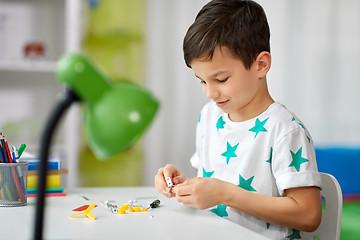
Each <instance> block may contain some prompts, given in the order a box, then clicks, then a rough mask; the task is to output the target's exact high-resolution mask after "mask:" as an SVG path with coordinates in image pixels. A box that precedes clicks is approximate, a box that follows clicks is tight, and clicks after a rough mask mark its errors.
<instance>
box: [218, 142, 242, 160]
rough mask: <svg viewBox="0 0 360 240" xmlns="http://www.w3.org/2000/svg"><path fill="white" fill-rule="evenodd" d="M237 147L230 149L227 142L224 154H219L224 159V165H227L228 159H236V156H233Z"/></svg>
mask: <svg viewBox="0 0 360 240" xmlns="http://www.w3.org/2000/svg"><path fill="white" fill-rule="evenodd" d="M238 146H239V143H238V144H236V145H235V146H233V147H232V146H231V145H230V143H229V142H227V145H226V152H224V153H222V154H221V156H224V157H226V164H229V161H230V158H232V157H237V155H236V154H235V151H236V149H237V147H238Z"/></svg>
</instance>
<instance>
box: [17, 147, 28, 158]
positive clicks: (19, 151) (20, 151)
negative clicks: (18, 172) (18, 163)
mask: <svg viewBox="0 0 360 240" xmlns="http://www.w3.org/2000/svg"><path fill="white" fill-rule="evenodd" d="M25 148H26V145H25V144H21V145H20V147H19V150H18V153H19V158H20V157H21V154H22V153H23V152H24V150H25Z"/></svg>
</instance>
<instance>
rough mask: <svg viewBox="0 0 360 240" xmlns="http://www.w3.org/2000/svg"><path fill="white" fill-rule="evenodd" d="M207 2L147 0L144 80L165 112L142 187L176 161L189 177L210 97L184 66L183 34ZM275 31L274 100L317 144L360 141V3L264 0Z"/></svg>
mask: <svg viewBox="0 0 360 240" xmlns="http://www.w3.org/2000/svg"><path fill="white" fill-rule="evenodd" d="M206 2H208V1H204V0H201V1H200V0H166V1H165V0H149V5H148V6H149V9H148V52H147V55H148V56H147V84H148V87H149V88H150V89H151V90H152V91H153V92H154V94H155V95H156V96H158V97H159V99H160V101H161V104H162V106H161V111H160V114H159V115H158V116H157V118H156V120H155V122H154V124H153V126H152V127H151V129H150V131H149V132H148V134H147V137H146V144H145V145H146V166H145V172H144V174H145V180H144V184H145V185H152V184H153V178H154V175H155V173H156V171H157V169H158V168H159V167H161V166H164V165H165V164H166V163H173V164H175V165H177V166H178V167H179V168H180V169H181V170H182V171H184V173H185V174H186V175H187V176H188V177H192V176H193V175H194V174H195V171H194V170H192V169H191V166H190V164H189V158H190V156H191V155H192V153H193V152H194V150H195V126H196V122H197V120H198V116H199V111H200V109H201V107H202V106H203V105H204V103H205V102H206V101H207V100H206V98H205V96H204V94H203V93H202V90H201V87H200V86H199V83H198V82H199V81H198V80H196V79H195V77H194V74H193V72H192V70H191V69H188V68H187V67H186V66H185V63H184V61H183V56H182V40H183V37H184V35H185V33H186V30H187V28H188V27H189V26H190V25H191V23H192V22H193V20H194V18H195V16H196V14H197V12H198V11H199V10H200V8H201V7H202V6H203V5H204V4H205V3H206ZM258 2H259V3H260V4H261V5H262V6H263V7H264V9H265V12H266V14H267V16H268V21H269V24H270V30H271V49H272V50H271V52H272V60H273V61H272V69H271V70H270V72H269V75H268V82H269V89H270V93H271V94H272V96H273V98H274V99H275V100H276V101H279V102H281V103H283V104H285V105H286V106H287V107H288V109H289V110H290V111H293V112H294V113H295V114H296V115H297V116H298V117H299V118H300V119H302V121H303V122H304V123H305V125H306V126H307V128H308V129H309V130H310V132H311V133H312V137H313V139H314V141H315V143H316V145H317V146H319V145H352V146H359V145H360V137H359V135H360V124H359V120H358V119H360V111H359V106H358V102H360V94H359V90H360V79H359V77H358V74H357V70H358V67H359V66H360V49H359V48H360V15H359V14H358V12H359V10H360V1H357V0H341V1H340V0H317V1H312V0H302V1H290V0H272V1H269V0H259V1H258Z"/></svg>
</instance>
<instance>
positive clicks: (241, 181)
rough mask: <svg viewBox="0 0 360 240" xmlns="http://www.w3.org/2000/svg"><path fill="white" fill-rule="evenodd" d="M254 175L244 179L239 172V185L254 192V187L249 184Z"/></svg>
mask: <svg viewBox="0 0 360 240" xmlns="http://www.w3.org/2000/svg"><path fill="white" fill-rule="evenodd" d="M254 177H255V176H252V177H251V178H249V179H247V180H245V178H243V177H242V176H241V175H240V174H239V185H238V186H239V187H241V188H243V189H245V190H248V191H250V192H256V190H255V188H253V187H252V186H251V183H252V181H253V180H254Z"/></svg>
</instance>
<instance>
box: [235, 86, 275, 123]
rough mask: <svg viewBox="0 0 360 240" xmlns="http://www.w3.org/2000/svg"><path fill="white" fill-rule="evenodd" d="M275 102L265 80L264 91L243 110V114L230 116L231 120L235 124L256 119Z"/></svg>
mask: <svg viewBox="0 0 360 240" xmlns="http://www.w3.org/2000/svg"><path fill="white" fill-rule="evenodd" d="M274 102H275V101H274V100H273V99H272V97H271V96H270V93H269V91H268V87H267V84H266V80H265V84H264V86H263V89H262V91H259V92H258V94H257V95H256V97H255V98H254V99H253V100H252V101H251V102H250V103H249V104H248V105H246V106H245V107H244V108H243V109H242V111H241V113H239V114H236V115H231V114H228V116H229V119H230V120H231V121H233V122H244V121H247V120H249V119H252V118H255V117H257V116H259V115H260V114H262V113H263V112H265V111H266V110H267V109H268V108H269V106H270V105H271V104H273V103H274Z"/></svg>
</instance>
